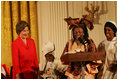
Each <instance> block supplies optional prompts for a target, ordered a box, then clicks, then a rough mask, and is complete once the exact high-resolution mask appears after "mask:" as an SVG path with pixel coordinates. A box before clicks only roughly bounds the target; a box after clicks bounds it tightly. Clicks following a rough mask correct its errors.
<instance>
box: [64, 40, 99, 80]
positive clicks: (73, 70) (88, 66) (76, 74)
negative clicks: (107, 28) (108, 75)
mask: <svg viewBox="0 0 118 80" xmlns="http://www.w3.org/2000/svg"><path fill="white" fill-rule="evenodd" d="M89 41H90V42H89V44H88V43H86V42H84V43H85V46H86V52H96V51H97V49H96V46H95V44H94V42H93V40H92V39H89ZM72 43H73V44H72ZM78 49H81V52H85V47H84V45H83V44H81V43H79V44H77V43H76V42H73V39H71V40H69V41H68V42H67V44H66V47H65V49H64V52H63V54H62V56H63V55H64V53H65V52H74V51H75V50H78ZM75 54H77V53H75ZM97 62H98V63H101V61H91V62H90V61H88V62H85V66H84V74H85V79H94V78H95V74H96V73H98V69H97V67H98V66H99V65H98V64H96V63H97ZM65 75H66V76H68V78H70V79H82V70H81V63H80V62H71V63H69V65H68V69H67V70H66V72H65Z"/></svg>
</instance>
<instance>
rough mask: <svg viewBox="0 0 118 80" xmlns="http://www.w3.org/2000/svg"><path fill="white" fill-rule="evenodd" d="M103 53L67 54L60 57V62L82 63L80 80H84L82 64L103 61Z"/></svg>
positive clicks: (82, 65)
mask: <svg viewBox="0 0 118 80" xmlns="http://www.w3.org/2000/svg"><path fill="white" fill-rule="evenodd" d="M104 59H105V52H85V53H67V54H65V55H64V56H62V57H61V61H62V62H64V63H69V62H82V64H81V68H82V79H84V77H85V74H84V62H86V61H96V60H104Z"/></svg>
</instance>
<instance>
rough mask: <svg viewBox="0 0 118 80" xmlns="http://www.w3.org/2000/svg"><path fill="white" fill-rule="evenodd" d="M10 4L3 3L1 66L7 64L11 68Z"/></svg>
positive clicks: (7, 2)
mask: <svg viewBox="0 0 118 80" xmlns="http://www.w3.org/2000/svg"><path fill="white" fill-rule="evenodd" d="M10 5H11V4H10V2H9V1H5V2H2V5H1V6H2V11H3V12H2V14H1V16H2V20H1V21H2V23H1V24H2V25H1V58H2V60H1V61H2V62H1V64H7V65H8V66H9V67H10V66H11V65H12V60H11V43H12V31H11V11H10Z"/></svg>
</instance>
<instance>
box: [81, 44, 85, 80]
mask: <svg viewBox="0 0 118 80" xmlns="http://www.w3.org/2000/svg"><path fill="white" fill-rule="evenodd" d="M84 49H85V52H86V46H85V44H84ZM84 66H85V62H82V63H81V67H82V79H85V75H84Z"/></svg>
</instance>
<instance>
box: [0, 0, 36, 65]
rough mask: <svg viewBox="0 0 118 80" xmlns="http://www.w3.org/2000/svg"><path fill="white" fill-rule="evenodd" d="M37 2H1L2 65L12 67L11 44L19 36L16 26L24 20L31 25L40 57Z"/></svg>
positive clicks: (32, 35)
mask: <svg viewBox="0 0 118 80" xmlns="http://www.w3.org/2000/svg"><path fill="white" fill-rule="evenodd" d="M36 13H37V12H36V2H35V1H1V64H7V65H8V66H9V67H11V66H12V56H11V43H12V41H14V40H15V39H16V38H17V37H18V35H17V33H16V24H17V23H18V22H19V21H20V20H24V21H26V22H28V23H29V25H30V28H31V29H30V37H31V38H32V39H34V41H35V44H36V49H37V56H38V40H37V39H38V34H37V30H38V29H37V14H36Z"/></svg>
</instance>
